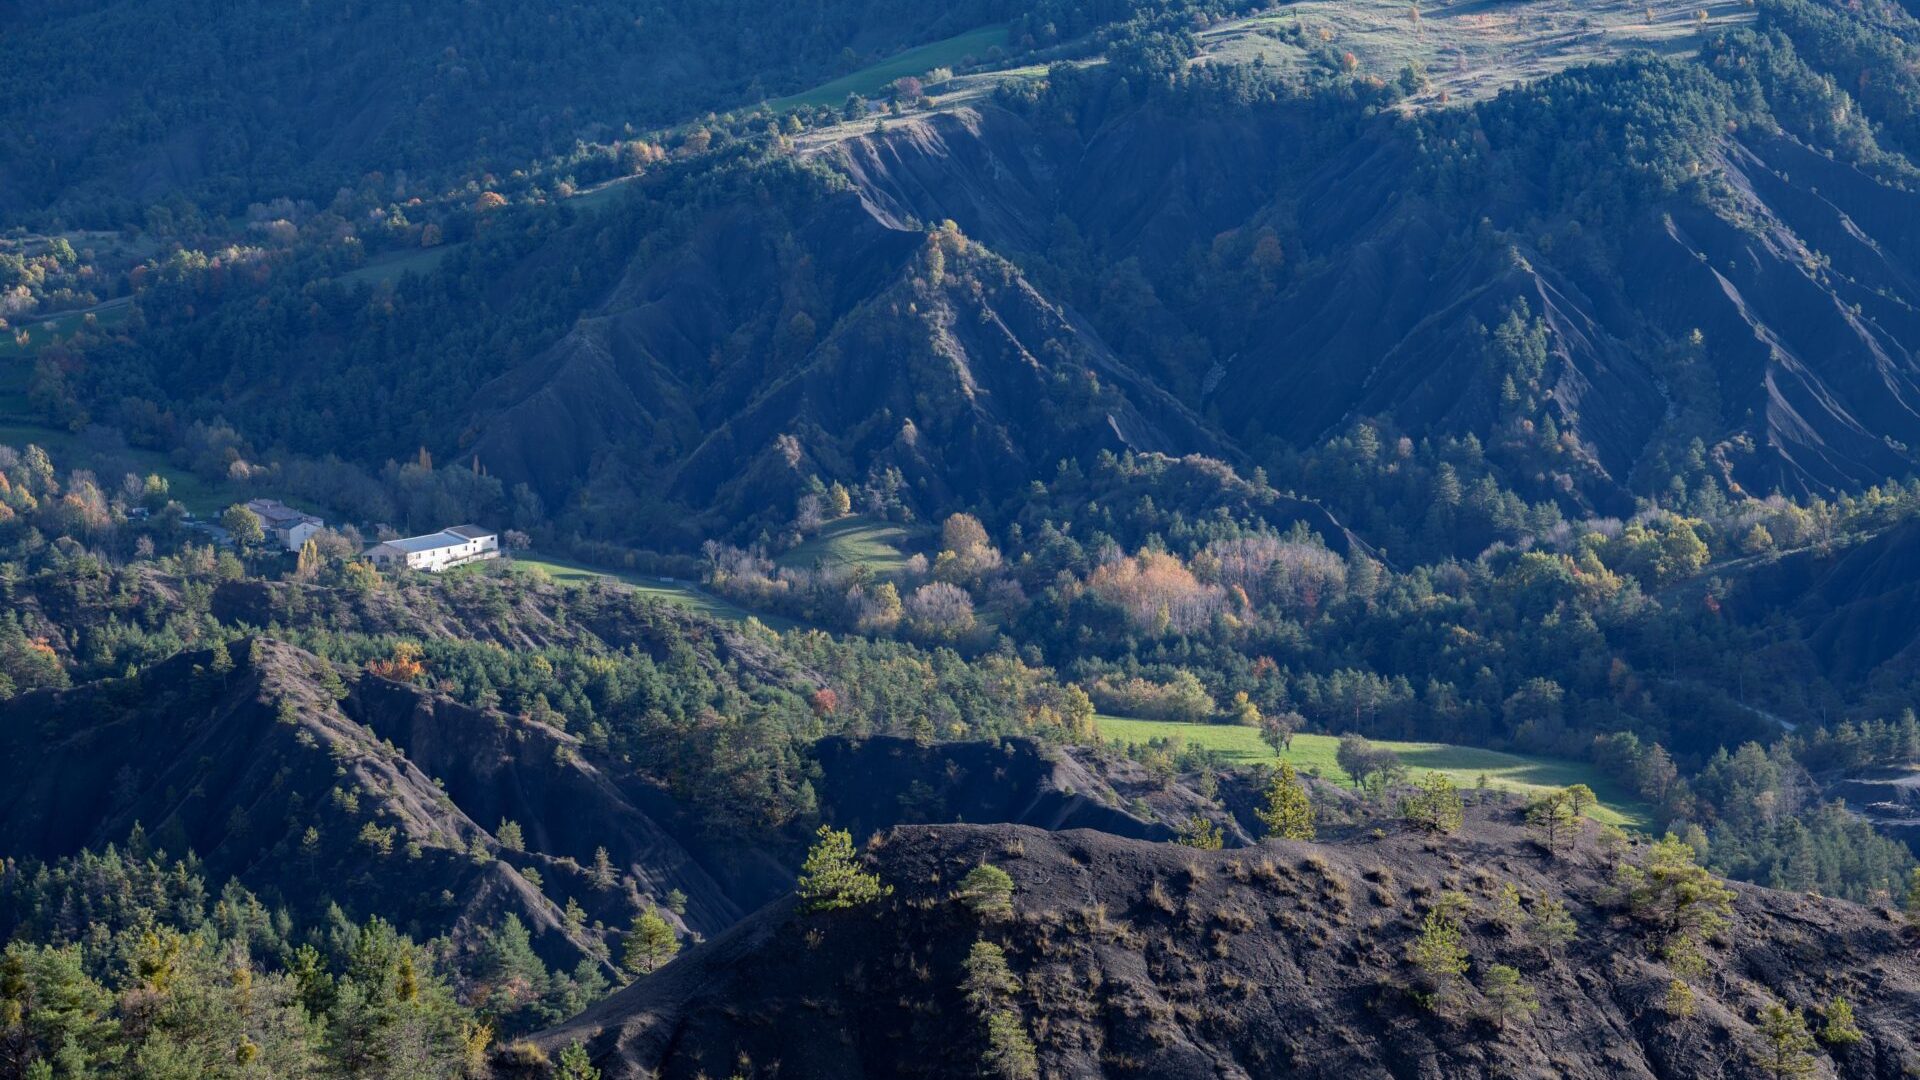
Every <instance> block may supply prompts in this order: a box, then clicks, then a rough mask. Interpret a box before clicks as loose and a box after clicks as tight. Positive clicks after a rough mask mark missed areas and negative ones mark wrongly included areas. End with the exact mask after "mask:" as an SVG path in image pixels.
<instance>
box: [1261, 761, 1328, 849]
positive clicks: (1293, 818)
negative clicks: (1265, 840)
mask: <svg viewBox="0 0 1920 1080" xmlns="http://www.w3.org/2000/svg"><path fill="white" fill-rule="evenodd" d="M1255 813H1256V814H1257V815H1258V817H1259V818H1260V822H1261V824H1263V825H1265V826H1266V827H1267V835H1268V836H1277V837H1279V838H1280V839H1282V840H1311V839H1313V836H1314V829H1313V800H1312V799H1310V798H1309V797H1308V796H1307V787H1306V785H1305V784H1303V783H1301V782H1300V777H1299V776H1298V774H1296V773H1295V772H1294V771H1293V764H1292V763H1291V762H1287V761H1283V762H1281V763H1280V768H1279V769H1278V770H1277V771H1276V772H1275V773H1274V774H1273V780H1272V781H1271V782H1270V783H1268V785H1267V805H1266V807H1265V808H1264V809H1261V810H1258V811H1255Z"/></svg>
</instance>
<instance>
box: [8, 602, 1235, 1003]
mask: <svg viewBox="0 0 1920 1080" xmlns="http://www.w3.org/2000/svg"><path fill="white" fill-rule="evenodd" d="M577 617H578V618H579V620H580V621H581V622H582V623H594V622H600V623H602V624H603V625H602V629H603V630H605V631H606V632H607V633H608V636H609V637H610V638H612V639H613V640H614V641H617V642H619V644H618V645H617V646H615V647H618V648H623V649H644V648H646V647H648V643H649V641H648V638H647V637H645V636H642V635H640V634H634V633H629V634H621V633H619V632H617V631H616V630H614V629H612V628H610V627H608V626H606V625H605V621H606V620H605V616H604V615H597V614H596V613H595V612H594V610H593V609H592V608H591V607H583V610H582V611H581V612H580V614H579V615H578V616H577ZM655 629H656V630H657V628H655ZM663 647H664V646H663ZM229 655H230V656H231V658H232V661H233V663H232V667H231V669H230V670H228V671H225V672H222V671H220V670H219V669H218V666H217V665H216V663H215V659H214V655H213V654H212V653H208V652H201V653H185V654H181V655H180V656H178V657H175V658H174V659H172V660H169V661H167V662H165V663H163V664H160V665H158V666H156V667H154V668H153V669H151V670H149V671H147V672H145V673H143V674H142V675H141V676H140V677H138V678H137V679H133V680H124V679H123V680H110V681H107V682H103V683H97V684H90V685H87V686H82V687H78V688H75V689H72V690H66V691H59V692H44V691H43V692H37V693H30V694H25V695H21V696H19V697H16V698H13V699H10V700H8V701H7V702H5V703H4V704H0V753H3V754H4V759H3V760H0V835H3V836H5V837H6V841H5V843H4V844H3V845H0V855H4V856H9V857H14V858H25V857H31V858H41V859H50V858H57V857H59V856H63V855H68V854H73V853H75V852H78V851H81V850H83V849H95V850H97V849H100V848H102V847H104V846H106V845H108V844H117V843H123V842H125V841H126V839H127V838H128V836H129V834H130V833H132V832H133V830H134V828H135V826H136V824H137V825H139V826H140V828H141V829H143V830H144V831H145V833H146V835H147V836H148V837H150V838H151V842H152V843H153V844H154V845H156V846H158V847H160V848H163V849H165V850H166V851H168V852H169V853H170V854H173V855H176V856H178V855H183V854H185V853H186V852H188V851H191V852H193V853H194V854H195V855H197V856H198V857H199V858H200V859H201V860H202V861H203V863H204V864H205V866H206V869H207V874H208V877H209V879H210V880H225V879H226V878H228V877H237V878H239V879H240V880H242V881H243V882H245V883H246V884H247V885H248V886H249V887H250V888H252V889H254V890H255V891H257V892H259V893H261V894H262V895H263V896H265V897H267V898H268V899H270V900H272V901H274V902H277V903H285V904H288V905H289V906H291V907H294V908H296V909H298V910H299V911H301V912H303V913H308V914H314V913H319V912H323V911H324V910H325V908H326V905H327V904H329V903H333V902H337V903H339V904H340V905H341V906H342V907H344V908H347V909H349V910H351V911H354V912H358V913H361V914H378V915H382V916H384V917H386V918H388V919H390V920H392V921H394V922H395V923H397V924H399V925H401V926H402V927H404V928H407V929H409V930H410V932H413V933H415V934H416V935H417V936H420V937H423V938H424V937H429V936H435V935H439V934H443V933H450V934H452V935H453V936H454V937H455V939H456V940H457V941H461V942H466V941H471V940H473V939H474V936H475V935H476V934H477V933H478V932H479V931H483V930H489V929H491V928H493V927H495V926H496V925H497V924H498V923H499V921H500V920H501V919H503V918H504V917H505V916H506V915H507V914H509V913H511V914H514V915H517V916H519V918H520V919H521V921H522V922H523V923H525V924H526V925H527V927H528V928H529V929H530V930H531V931H532V932H533V934H534V941H535V945H536V947H537V948H539V949H540V950H541V951H542V953H543V954H545V955H546V956H547V957H548V958H549V959H550V960H554V961H559V962H564V965H565V966H566V967H568V968H571V967H572V966H573V965H574V964H575V963H577V962H578V960H579V959H580V958H581V956H583V955H588V954H589V953H591V952H592V951H593V950H594V947H595V945H596V939H598V938H600V937H601V936H602V935H601V934H599V933H598V932H597V931H595V930H589V929H585V928H569V927H568V926H567V925H566V924H565V922H564V920H563V919H562V917H561V911H562V909H563V908H564V907H565V906H566V905H567V904H568V903H569V901H571V902H573V903H577V904H579V905H580V906H581V908H582V909H583V910H584V911H585V912H586V913H587V915H588V916H589V920H599V921H600V922H603V923H605V924H606V925H608V926H616V927H617V926H624V925H625V924H626V922H627V920H628V919H629V918H630V916H631V913H632V912H633V911H635V910H637V909H638V908H639V907H641V906H642V905H643V904H644V903H648V902H651V903H656V904H657V903H664V902H665V898H666V897H667V896H668V894H669V893H674V892H678V893H679V894H681V895H682V896H684V897H685V905H684V906H685V910H684V913H683V914H678V915H676V916H675V918H676V920H677V921H678V922H680V923H682V924H683V928H684V929H685V930H687V931H692V932H696V933H701V934H713V933H717V932H719V931H721V930H724V929H725V928H727V927H729V926H731V925H733V924H734V923H735V922H737V921H739V919H740V918H741V917H743V916H744V915H745V913H747V912H749V911H751V910H753V909H755V908H757V907H759V906H761V905H762V904H764V903H766V902H767V901H768V900H770V899H773V898H774V897H777V896H779V895H781V894H783V893H784V892H786V891H787V890H788V889H789V888H790V887H791V886H792V882H793V878H794V874H795V873H796V871H797V869H798V867H799V864H800V861H801V858H802V857H803V855H804V854H805V848H806V837H805V830H804V828H802V827H801V826H799V825H796V826H795V827H793V828H791V829H784V830H776V829H771V828H764V829H761V830H759V831H757V832H750V833H748V834H746V835H737V834H723V833H719V832H716V831H714V830H712V829H710V828H709V827H708V826H707V824H706V823H703V822H702V820H701V818H700V815H699V814H698V813H696V812H695V811H694V810H692V809H691V808H689V807H688V806H686V805H684V804H683V803H682V802H681V801H680V800H677V799H676V798H674V797H673V796H672V795H671V794H670V793H669V792H667V791H666V790H665V789H664V788H663V787H661V786H660V785H658V784H655V783H652V782H650V781H648V780H647V779H645V778H644V777H642V776H641V775H639V774H638V773H637V772H636V771H634V770H633V769H632V768H631V766H630V765H629V766H623V765H622V764H621V763H619V762H617V761H613V760H608V758H607V756H605V755H596V754H595V753H593V752H591V751H590V750H589V749H588V748H587V747H586V746H585V745H583V743H582V741H581V740H580V739H579V738H578V737H576V736H575V735H572V734H569V733H567V732H565V731H562V730H560V729H558V728H556V727H553V726H550V725H548V724H546V723H542V722H540V721H539V720H536V719H532V718H529V717H526V716H509V715H506V714H503V713H501V712H499V711H497V710H491V709H476V708H472V707H469V706H466V705H462V704H460V703H458V702H455V701H453V700H450V699H448V698H446V697H444V696H441V695H437V694H433V693H429V692H426V691H423V690H421V689H419V688H417V687H415V686H412V685H409V684H406V683H401V682H395V681H392V680H389V679H385V678H381V677H379V676H376V675H372V674H368V673H364V672H357V671H352V670H344V671H343V670H339V669H333V668H331V667H330V665H328V664H327V663H326V662H325V661H323V660H320V659H318V658H316V657H314V656H313V655H312V654H310V653H307V652H304V651H302V650H299V649H297V648H294V647H292V646H289V645H287V644H284V643H282V642H278V641H275V640H273V639H270V638H264V637H261V638H253V639H249V640H246V641H243V642H241V643H239V644H237V645H236V646H235V647H234V648H233V649H232V650H231V651H230V654H229ZM730 662H731V663H734V664H741V665H748V666H751V665H753V664H755V663H756V662H758V663H768V662H769V661H766V660H765V659H764V658H763V659H762V660H759V661H756V660H755V659H754V655H753V650H752V649H751V648H738V649H737V650H736V651H735V652H733V653H732V654H731V659H730ZM810 757H811V758H812V765H811V767H810V772H811V773H812V775H813V776H814V783H815V784H816V785H817V787H818V790H819V807H820V813H821V815H822V816H823V817H824V818H825V819H826V820H828V821H831V822H835V823H837V824H841V825H843V826H845V827H851V828H854V829H857V830H860V831H861V832H862V833H863V834H864V833H865V832H868V831H872V830H878V829H885V828H889V827H892V826H894V825H897V824H900V823H903V822H908V821H952V820H971V821H1011V822H1020V823H1025V824H1032V825H1038V826H1042V827H1049V828H1073V827H1092V828H1099V829H1106V830H1110V831H1114V832H1117V833H1121V834H1124V835H1129V836H1142V837H1153V838H1161V839H1164V838H1168V837H1170V836H1171V831H1170V830H1169V829H1168V828H1167V827H1165V826H1164V825H1158V824H1151V823H1149V822H1146V821H1142V820H1140V819H1138V818H1135V817H1133V816H1131V815H1130V814H1128V813H1126V812H1124V811H1121V810H1119V809H1116V807H1117V806H1118V804H1119V803H1120V799H1119V797H1118V796H1117V795H1115V794H1114V793H1113V791H1112V788H1111V787H1110V786H1109V785H1108V783H1107V782H1106V781H1105V780H1103V779H1102V778H1101V777H1100V775H1099V770H1100V769H1101V768H1102V766H1099V765H1098V763H1095V762H1083V761H1080V760H1076V759H1074V758H1071V757H1068V756H1066V755H1065V754H1064V753H1062V752H1057V751H1053V750H1050V749H1048V748H1046V747H1044V746H1042V745H1041V744H1039V743H1037V742H1034V741H1031V740H1027V739H1012V740H1007V741H1004V742H959V743H945V744H931V745H922V744H917V743H914V742H912V741H911V740H906V739H899V738H891V737H876V738H870V739H865V740H860V741H851V740H847V739H843V738H838V737H835V738H828V739H825V740H823V741H821V742H820V743H819V744H818V745H817V746H815V747H813V748H811V750H810ZM1180 798H1181V796H1180V795H1179V793H1178V789H1176V791H1175V793H1173V794H1171V795H1168V796H1163V797H1162V803H1163V806H1167V807H1168V809H1167V813H1169V814H1174V815H1176V816H1177V815H1179V814H1181V813H1184V812H1185V810H1186V809H1187V804H1186V803H1180V802H1178V800H1179V799H1180ZM1185 798H1186V799H1187V800H1189V801H1191V800H1192V798H1193V797H1192V796H1191V795H1190V794H1188V795H1186V796H1185ZM1168 799H1172V800H1174V802H1173V803H1168V801H1167V800H1168ZM1193 805H1197V803H1194V804H1193ZM509 821H511V822H514V823H516V824H517V825H518V826H519V832H520V841H519V843H520V844H521V847H518V848H515V847H509V846H508V845H506V844H503V843H502V841H501V839H500V837H499V835H498V831H499V828H500V826H501V824H502V823H504V822H509ZM603 849H604V850H605V851H606V852H607V854H608V857H609V862H610V864H611V867H612V871H613V874H614V877H615V880H614V881H613V882H611V883H597V882H595V881H594V879H593V872H592V870H591V869H590V868H591V867H592V866H593V864H594V862H595V858H596V854H597V852H599V851H600V850H603ZM522 871H528V872H530V873H523V872H522Z"/></svg>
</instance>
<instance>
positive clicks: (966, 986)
mask: <svg viewBox="0 0 1920 1080" xmlns="http://www.w3.org/2000/svg"><path fill="white" fill-rule="evenodd" d="M965 970H966V973H967V977H966V978H965V979H964V980H962V981H961V983H960V992H961V993H963V994H965V995H966V996H967V1004H968V1005H970V1006H972V1007H973V1009H974V1010H975V1011H976V1012H981V1013H985V1012H987V1011H989V1010H991V1009H993V1008H995V1007H996V1006H998V1005H1000V1004H1001V1003H1003V1002H1005V1001H1008V1000H1010V999H1011V998H1012V997H1013V995H1015V994H1017V993H1019V992H1020V978H1019V976H1017V975H1015V974H1014V973H1013V969H1012V968H1010V967H1008V966H1007V953H1006V950H1005V949H1002V948H1001V947H1000V946H998V945H995V944H994V943H993V942H991V941H976V942H974V943H973V948H971V949H969V950H968V951H967V962H966V967H965Z"/></svg>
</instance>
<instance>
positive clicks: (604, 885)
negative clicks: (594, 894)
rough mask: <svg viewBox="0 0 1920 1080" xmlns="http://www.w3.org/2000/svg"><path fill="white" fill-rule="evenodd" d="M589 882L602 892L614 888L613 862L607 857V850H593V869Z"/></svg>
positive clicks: (588, 877)
mask: <svg viewBox="0 0 1920 1080" xmlns="http://www.w3.org/2000/svg"><path fill="white" fill-rule="evenodd" d="M587 880H588V881H590V882H592V884H593V887H594V888H596V889H599V890H600V891H601V892H605V891H607V890H608V889H611V888H613V882H614V875H613V860H612V859H610V858H608V857H607V849H606V848H594V849H593V869H592V870H590V871H588V873H587Z"/></svg>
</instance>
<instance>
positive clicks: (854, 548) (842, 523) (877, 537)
mask: <svg viewBox="0 0 1920 1080" xmlns="http://www.w3.org/2000/svg"><path fill="white" fill-rule="evenodd" d="M913 537H914V534H913V532H912V531H911V530H909V529H908V528H907V527H906V526H904V525H895V524H894V523H893V522H890V521H876V520H874V519H873V518H870V517H866V516H865V515H861V514H855V515H853V516H851V517H844V518H841V519H840V520H839V521H836V522H834V523H833V524H831V525H828V526H827V527H826V528H824V529H821V530H820V531H819V532H817V533H815V534H814V535H813V536H812V537H810V538H809V539H808V540H807V542H806V543H804V544H801V545H800V546H799V547H796V548H794V549H793V550H792V551H789V552H787V553H786V554H784V555H781V556H780V558H779V559H777V560H776V561H777V562H778V563H779V564H780V565H781V566H787V567H794V568H806V567H812V566H814V565H816V564H819V563H826V564H828V565H838V566H852V565H865V566H868V567H871V568H872V569H873V571H874V572H875V573H877V574H891V573H896V572H898V571H900V570H903V569H905V568H906V565H907V553H906V551H905V550H903V549H904V548H905V547H906V546H907V545H908V544H910V543H911V542H912V541H913Z"/></svg>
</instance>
